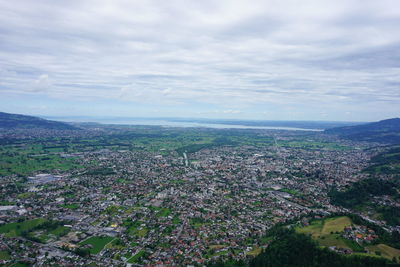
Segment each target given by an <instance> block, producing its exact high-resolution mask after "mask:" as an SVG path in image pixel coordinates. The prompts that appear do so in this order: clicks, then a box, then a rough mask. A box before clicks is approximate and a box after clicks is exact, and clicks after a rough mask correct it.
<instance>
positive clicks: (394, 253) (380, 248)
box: [367, 244, 400, 260]
mask: <svg viewBox="0 0 400 267" xmlns="http://www.w3.org/2000/svg"><path fill="white" fill-rule="evenodd" d="M367 249H368V251H369V252H370V253H375V252H378V253H380V255H381V256H382V257H385V258H387V259H389V260H391V259H393V257H395V258H399V257H400V250H399V249H396V248H392V247H390V246H388V245H385V244H378V245H375V246H368V247H367Z"/></svg>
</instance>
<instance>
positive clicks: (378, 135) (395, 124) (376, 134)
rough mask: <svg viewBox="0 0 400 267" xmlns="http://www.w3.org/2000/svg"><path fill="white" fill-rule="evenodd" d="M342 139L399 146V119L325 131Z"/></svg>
mask: <svg viewBox="0 0 400 267" xmlns="http://www.w3.org/2000/svg"><path fill="white" fill-rule="evenodd" d="M325 133H328V134H336V135H338V136H340V137H342V138H345V139H350V140H355V141H369V142H379V143H388V144H400V118H393V119H388V120H382V121H378V122H372V123H367V124H362V125H356V126H345V127H338V128H331V129H327V130H325Z"/></svg>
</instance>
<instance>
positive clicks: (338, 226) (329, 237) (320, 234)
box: [296, 216, 363, 251]
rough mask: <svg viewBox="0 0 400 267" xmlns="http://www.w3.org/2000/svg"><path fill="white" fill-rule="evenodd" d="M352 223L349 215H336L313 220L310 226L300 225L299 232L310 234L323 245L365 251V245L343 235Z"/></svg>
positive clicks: (297, 229)
mask: <svg viewBox="0 0 400 267" xmlns="http://www.w3.org/2000/svg"><path fill="white" fill-rule="evenodd" d="M351 224H352V222H351V220H350V218H349V217H346V216H342V217H334V218H328V219H325V220H317V221H312V222H311V223H310V225H309V226H306V227H298V228H296V231H297V232H298V233H303V234H308V235H311V237H312V238H313V239H314V240H316V241H317V242H318V243H319V244H320V245H321V246H325V247H331V246H335V247H338V248H344V249H351V250H353V251H363V247H361V246H360V245H358V244H357V243H356V242H354V241H351V240H347V239H345V238H343V237H341V235H340V233H341V232H343V230H344V228H345V227H346V226H350V225H351Z"/></svg>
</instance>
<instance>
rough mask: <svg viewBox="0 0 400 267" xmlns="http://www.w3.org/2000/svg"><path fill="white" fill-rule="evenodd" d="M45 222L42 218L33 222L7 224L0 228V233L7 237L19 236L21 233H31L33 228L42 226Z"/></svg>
mask: <svg viewBox="0 0 400 267" xmlns="http://www.w3.org/2000/svg"><path fill="white" fill-rule="evenodd" d="M44 222H46V219H44V218H37V219H33V220H28V221H23V222H16V223H8V224H5V225H2V226H0V233H4V234H5V235H6V236H8V237H16V236H19V235H21V232H23V231H28V232H29V231H31V230H32V229H33V228H34V227H36V226H38V225H40V224H43V223H44Z"/></svg>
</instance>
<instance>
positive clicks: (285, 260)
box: [210, 227, 400, 267]
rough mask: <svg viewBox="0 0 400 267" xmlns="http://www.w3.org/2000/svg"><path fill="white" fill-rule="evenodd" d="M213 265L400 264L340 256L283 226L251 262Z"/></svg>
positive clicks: (308, 266)
mask: <svg viewBox="0 0 400 267" xmlns="http://www.w3.org/2000/svg"><path fill="white" fill-rule="evenodd" d="M210 266H249V267H261V266H265V267H282V266H287V267H289V266H292V267H320V266H326V267H330V266H332V267H337V266H341V267H357V266H359V267H361V266H362V267H368V266H371V267H372V266H373V267H380V266H400V265H399V264H396V263H394V262H389V261H388V260H386V259H383V258H376V257H368V256H358V255H352V256H345V255H340V254H337V253H335V252H332V251H330V250H329V249H327V248H320V247H319V246H318V244H317V243H316V242H315V241H313V240H312V239H311V238H310V237H309V236H306V235H304V234H298V233H296V232H295V231H294V230H291V229H287V228H284V227H280V228H278V229H277V230H276V231H275V233H274V239H273V241H272V242H271V243H270V244H269V246H268V248H266V249H265V250H264V251H263V252H262V253H261V254H259V255H258V256H257V257H255V258H254V259H252V260H251V261H250V262H248V263H245V262H243V261H237V262H235V261H228V262H217V263H214V264H211V265H210Z"/></svg>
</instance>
